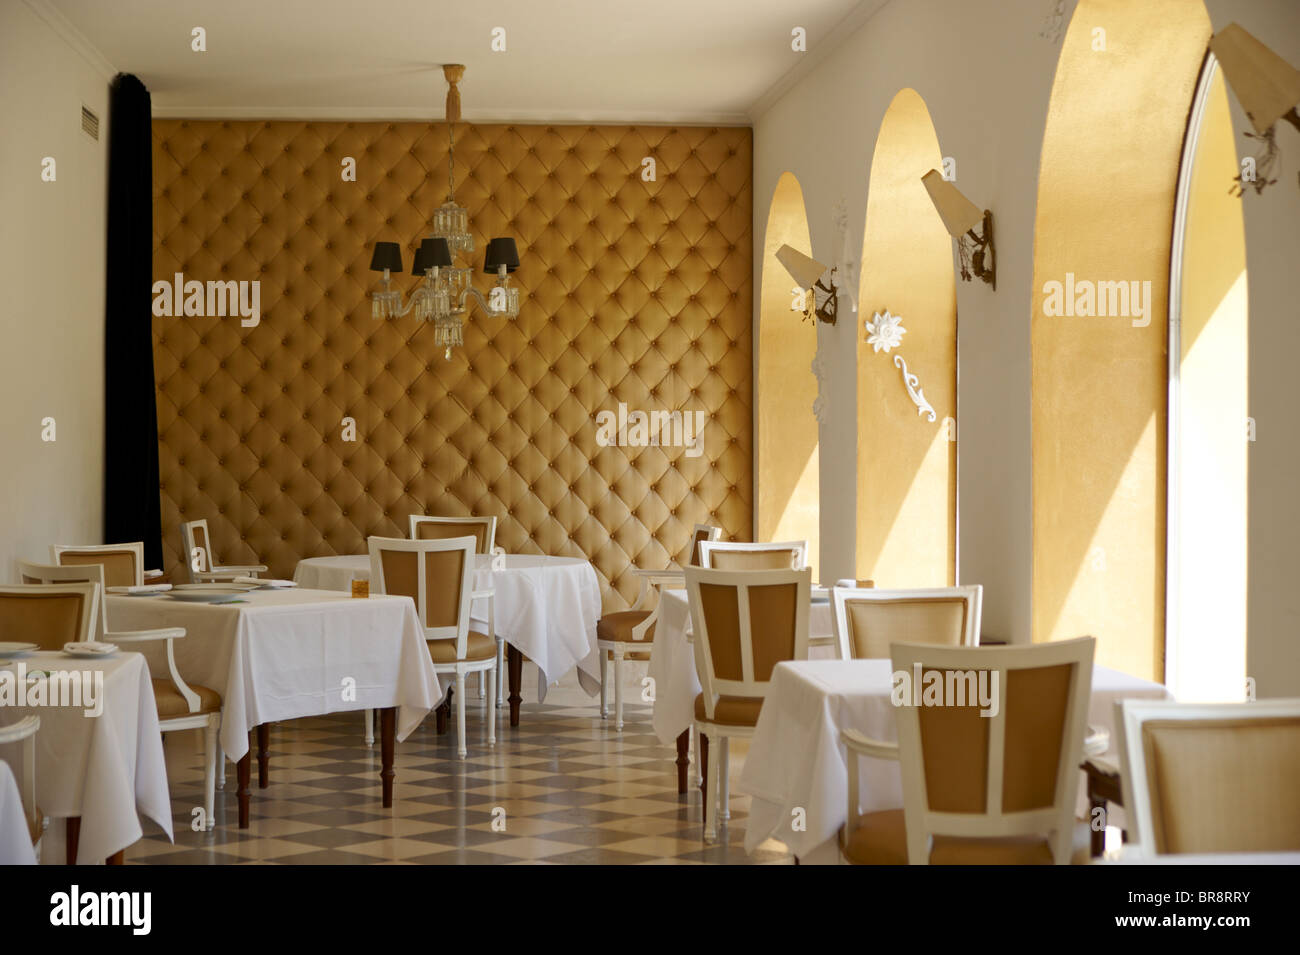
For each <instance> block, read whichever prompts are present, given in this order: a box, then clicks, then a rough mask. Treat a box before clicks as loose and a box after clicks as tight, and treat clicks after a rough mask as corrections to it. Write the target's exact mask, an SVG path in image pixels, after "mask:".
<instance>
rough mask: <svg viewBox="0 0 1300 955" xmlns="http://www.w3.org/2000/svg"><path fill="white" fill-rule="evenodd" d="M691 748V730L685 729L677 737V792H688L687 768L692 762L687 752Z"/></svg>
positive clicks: (679, 793)
mask: <svg viewBox="0 0 1300 955" xmlns="http://www.w3.org/2000/svg"><path fill="white" fill-rule="evenodd" d="M690 748H691V731H690V729H689V728H687V729H684V730H682V731H681V733H680V734H679V735H678V737H677V794H678V795H679V796H680V795H681V794H682V793H684V792H686V769H687V767H688V766H690V764H691V759H690V756H688V755H687V754H688V753H689V752H690Z"/></svg>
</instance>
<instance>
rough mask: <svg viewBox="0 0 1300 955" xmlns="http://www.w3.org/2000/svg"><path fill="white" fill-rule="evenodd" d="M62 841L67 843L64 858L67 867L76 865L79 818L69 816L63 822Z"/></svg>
mask: <svg viewBox="0 0 1300 955" xmlns="http://www.w3.org/2000/svg"><path fill="white" fill-rule="evenodd" d="M63 830H64V841H65V842H66V843H67V848H66V852H65V853H64V858H65V860H66V861H67V863H68V865H76V864H77V845H78V844H79V843H80V842H81V817H80V816H69V817H68V818H67V819H65V820H63Z"/></svg>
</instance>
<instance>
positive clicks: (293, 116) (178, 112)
mask: <svg viewBox="0 0 1300 955" xmlns="http://www.w3.org/2000/svg"><path fill="white" fill-rule="evenodd" d="M153 116H154V118H155V119H196V120H211V119H239V120H258V119H265V120H314V121H325V122H345V121H348V120H352V121H355V122H381V121H383V120H395V121H399V122H412V121H415V122H426V123H441V122H443V117H442V115H441V114H438V115H430V111H429V110H428V109H424V108H420V107H409V106H406V107H402V106H394V107H386V106H353V107H337V106H331V107H328V108H325V107H319V106H301V107H299V106H160V105H158V103H157V102H156V101H155V103H154V106H153ZM462 120H463V121H464V122H468V123H520V124H523V125H553V126H565V125H581V124H584V123H590V124H594V125H598V126H751V125H753V124H752V123H751V122H750V119H749V115H748V114H746V113H697V114H693V115H688V116H682V115H680V114H679V115H672V114H666V113H660V112H655V111H641V112H637V111H635V110H631V111H629V110H617V111H609V112H604V111H595V112H589V113H588V112H584V113H564V112H558V113H557V112H555V111H552V110H545V111H543V110H526V109H522V110H507V111H500V110H492V111H473V110H465V112H464V114H463V116H462Z"/></svg>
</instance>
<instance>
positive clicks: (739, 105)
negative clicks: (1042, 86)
mask: <svg viewBox="0 0 1300 955" xmlns="http://www.w3.org/2000/svg"><path fill="white" fill-rule="evenodd" d="M885 2H887V0H546V2H538V0H496V2H494V3H490V4H489V3H483V2H478V0H368V2H357V0H347V2H344V0H166V2H164V0H113V2H111V3H105V2H104V0H28V3H29V5H31V6H33V7H38V8H39V7H45V8H46V10H47V13H48V12H49V8H53V10H54V11H57V12H56V13H53V14H52V16H50V17H47V18H51V19H61V18H65V19H66V20H67V21H68V23H70V24H71V25H72V27H73V28H74V29H75V30H76V31H77V32H79V33H80V34H81V35H82V36H83V37H84V38H85V40H86V41H88V42H89V43H90V44H91V45H92V46H93V47H94V48H95V49H96V50H97V51H98V52H99V53H101V54H102V55H103V56H104V57H105V58H106V59H107V60H108V62H109V63H110V64H111V65H112V67H113V68H114V69H117V70H121V71H124V72H130V73H134V74H136V75H137V76H139V77H140V79H141V80H142V81H143V82H144V84H145V85H146V86H147V87H148V88H149V90H150V92H151V93H152V95H153V106H154V114H155V115H158V116H171V117H182V116H184V117H195V118H199V117H217V116H220V117H230V118H255V117H264V118H300V119H319V118H326V117H331V118H353V119H376V118H393V119H410V118H426V117H439V116H441V115H442V112H443V105H442V104H443V98H444V94H445V86H444V82H443V79H442V71H441V69H440V68H439V65H440V64H442V63H463V64H465V65H466V67H467V70H466V75H465V79H464V80H463V81H462V83H461V93H462V99H463V103H464V116H465V118H466V119H468V120H475V121H500V120H517V121H521V122H528V121H557V122H565V121H570V122H680V123H748V122H750V121H751V118H752V116H753V115H754V111H755V107H756V106H759V105H762V104H765V103H769V102H772V101H774V99H775V98H776V97H777V96H779V95H780V93H781V92H783V91H784V89H785V88H788V86H789V85H791V84H792V83H793V82H794V81H795V79H796V78H797V77H798V76H799V75H801V73H802V72H805V71H806V70H807V68H808V67H809V66H810V65H811V63H810V61H811V60H814V59H820V58H821V57H822V56H824V55H825V54H826V53H827V52H829V50H830V49H832V48H833V47H834V46H835V45H836V44H837V42H838V41H839V40H841V39H842V38H843V37H844V36H845V35H846V34H847V33H849V32H851V31H852V29H854V28H856V26H858V25H859V24H860V23H863V22H865V21H866V19H867V18H868V17H870V16H871V14H873V13H874V12H875V11H876V10H877V9H879V8H880V7H882V6H884V4H885ZM60 14H61V15H62V17H61V18H60V16H59V15H60ZM194 27H203V28H204V29H205V30H206V31H207V51H206V52H203V53H196V52H194V51H192V50H191V49H190V40H191V30H192V29H193V28H194ZM495 27H504V28H505V31H506V32H505V42H506V49H505V51H504V52H494V51H493V50H492V49H491V43H492V31H493V29H494V28H495ZM795 27H803V28H804V29H805V30H806V31H807V37H808V41H807V45H808V52H807V53H796V52H794V51H793V50H792V49H791V31H792V29H793V28H795Z"/></svg>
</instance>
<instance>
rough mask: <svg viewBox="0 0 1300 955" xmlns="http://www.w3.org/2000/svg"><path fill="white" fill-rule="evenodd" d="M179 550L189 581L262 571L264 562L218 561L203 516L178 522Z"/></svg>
mask: <svg viewBox="0 0 1300 955" xmlns="http://www.w3.org/2000/svg"><path fill="white" fill-rule="evenodd" d="M181 551H182V554H181V556H182V558H183V559H184V561H185V571H186V573H188V574H189V578H190V583H192V584H200V583H215V582H217V581H223V580H234V579H235V578H236V577H256V576H257V575H258V574H264V573H266V565H265V564H219V563H217V555H216V552H215V551H214V550H213V549H212V535H211V534H209V533H208V522H207V519H206V518H202V519H200V520H197V521H186V522H185V523H184V524H182V525H181Z"/></svg>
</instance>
